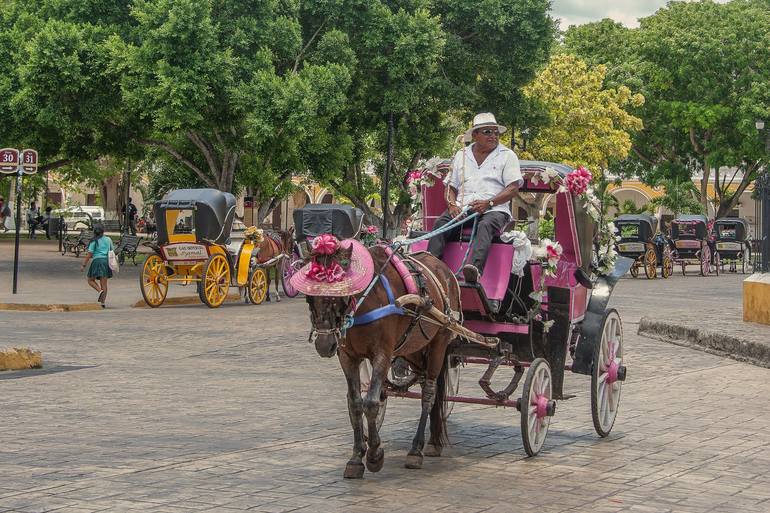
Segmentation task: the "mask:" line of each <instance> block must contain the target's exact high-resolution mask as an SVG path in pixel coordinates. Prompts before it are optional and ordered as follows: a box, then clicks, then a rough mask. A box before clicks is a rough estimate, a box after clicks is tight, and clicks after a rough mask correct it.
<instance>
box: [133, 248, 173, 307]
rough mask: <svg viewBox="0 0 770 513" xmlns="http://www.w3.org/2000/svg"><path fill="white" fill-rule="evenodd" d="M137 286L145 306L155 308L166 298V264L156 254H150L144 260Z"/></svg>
mask: <svg viewBox="0 0 770 513" xmlns="http://www.w3.org/2000/svg"><path fill="white" fill-rule="evenodd" d="M139 287H140V288H141V290H142V297H143V298H144V302H145V303H147V306H150V307H152V308H157V307H159V306H160V305H162V304H163V301H165V300H166V294H167V293H168V276H167V274H166V264H164V263H163V259H162V258H160V257H159V256H158V255H150V256H149V257H147V260H145V261H144V266H142V274H140V275H139Z"/></svg>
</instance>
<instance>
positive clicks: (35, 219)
mask: <svg viewBox="0 0 770 513" xmlns="http://www.w3.org/2000/svg"><path fill="white" fill-rule="evenodd" d="M39 218H40V209H38V208H37V205H36V204H35V200H32V202H31V203H30V204H29V210H27V226H29V238H30V239H34V238H35V228H37V225H38V224H39V223H40V219H39Z"/></svg>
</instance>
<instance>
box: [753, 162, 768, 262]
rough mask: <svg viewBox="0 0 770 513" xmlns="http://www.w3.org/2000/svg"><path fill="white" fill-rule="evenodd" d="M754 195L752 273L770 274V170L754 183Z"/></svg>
mask: <svg viewBox="0 0 770 513" xmlns="http://www.w3.org/2000/svg"><path fill="white" fill-rule="evenodd" d="M754 191H755V195H756V203H755V205H756V207H755V208H756V213H755V223H756V225H755V230H754V233H755V234H756V236H757V237H756V239H754V241H752V242H753V244H752V248H751V249H752V260H753V264H754V272H763V273H766V272H770V169H767V168H766V169H765V171H764V172H763V173H762V174H760V175H759V177H758V178H757V180H756V182H755V183H754Z"/></svg>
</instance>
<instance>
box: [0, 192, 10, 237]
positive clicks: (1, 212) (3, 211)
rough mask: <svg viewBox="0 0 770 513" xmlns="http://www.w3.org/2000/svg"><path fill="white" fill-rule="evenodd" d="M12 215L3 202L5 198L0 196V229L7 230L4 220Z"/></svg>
mask: <svg viewBox="0 0 770 513" xmlns="http://www.w3.org/2000/svg"><path fill="white" fill-rule="evenodd" d="M11 217H13V214H12V213H11V208H10V207H9V206H8V205H7V204H6V203H5V198H4V197H3V196H0V230H2V231H7V230H8V227H7V226H6V224H5V223H6V222H7V220H8V219H9V218H11Z"/></svg>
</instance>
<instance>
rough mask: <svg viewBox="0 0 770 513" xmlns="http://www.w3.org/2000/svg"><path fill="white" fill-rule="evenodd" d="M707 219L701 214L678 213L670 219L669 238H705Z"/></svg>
mask: <svg viewBox="0 0 770 513" xmlns="http://www.w3.org/2000/svg"><path fill="white" fill-rule="evenodd" d="M708 221H709V220H708V218H707V217H706V216H704V215H702V214H688V215H684V214H683V215H678V216H676V218H675V219H674V220H673V221H671V238H672V239H674V240H676V239H680V238H686V239H699V240H705V239H706V235H707V233H706V228H707V225H708Z"/></svg>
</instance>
